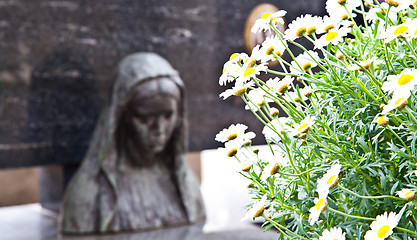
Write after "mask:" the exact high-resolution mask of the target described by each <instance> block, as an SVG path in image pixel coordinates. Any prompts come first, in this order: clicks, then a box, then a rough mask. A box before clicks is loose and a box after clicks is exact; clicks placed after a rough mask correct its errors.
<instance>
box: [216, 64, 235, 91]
mask: <svg viewBox="0 0 417 240" xmlns="http://www.w3.org/2000/svg"><path fill="white" fill-rule="evenodd" d="M239 69H240V66H239V65H238V64H234V63H231V62H226V63H225V64H224V66H223V72H222V75H221V76H220V78H219V84H220V85H221V86H223V85H226V83H228V82H233V81H234V80H235V79H236V78H237V77H238V72H239Z"/></svg>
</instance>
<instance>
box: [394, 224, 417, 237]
mask: <svg viewBox="0 0 417 240" xmlns="http://www.w3.org/2000/svg"><path fill="white" fill-rule="evenodd" d="M395 228H396V229H398V230H400V231H403V232H407V233H409V234H412V235H414V236H417V235H416V233H415V232H413V231H411V230H409V229H405V228H402V227H398V226H397V227H395Z"/></svg>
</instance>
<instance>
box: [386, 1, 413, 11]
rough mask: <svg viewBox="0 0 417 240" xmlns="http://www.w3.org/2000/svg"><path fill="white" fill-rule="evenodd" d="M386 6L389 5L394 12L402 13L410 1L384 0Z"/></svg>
mask: <svg viewBox="0 0 417 240" xmlns="http://www.w3.org/2000/svg"><path fill="white" fill-rule="evenodd" d="M385 2H386V3H388V5H391V7H392V8H393V10H394V11H398V12H399V11H402V10H405V9H407V8H408V7H409V6H410V5H411V1H410V0H385Z"/></svg>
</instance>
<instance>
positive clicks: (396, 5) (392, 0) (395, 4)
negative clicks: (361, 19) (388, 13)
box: [385, 0, 400, 7]
mask: <svg viewBox="0 0 417 240" xmlns="http://www.w3.org/2000/svg"><path fill="white" fill-rule="evenodd" d="M385 2H386V3H388V4H389V5H391V6H393V7H398V5H400V3H398V2H397V1H394V0H385Z"/></svg>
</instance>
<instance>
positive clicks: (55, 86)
mask: <svg viewBox="0 0 417 240" xmlns="http://www.w3.org/2000/svg"><path fill="white" fill-rule="evenodd" d="M261 2H265V1H261V0H255V1H253V0H240V1H222V0H213V1H205V0H192V1H188V0H175V1H168V0H159V1H156V0H141V1H132V0H120V1H114V0H102V1H93V0H87V1H84V0H66V1H56V0H55V1H51V0H31V1H23V0H5V1H1V3H0V51H1V53H2V54H1V55H0V116H1V118H0V159H1V160H0V167H1V168H5V167H17V166H27V165H39V164H50V163H60V164H74V163H78V162H79V161H81V159H82V156H84V153H85V150H86V149H87V145H88V139H89V137H90V134H91V132H92V130H93V126H94V125H95V121H96V119H97V116H98V113H99V112H100V110H101V108H102V106H104V104H105V103H106V102H108V100H109V96H108V92H109V90H110V87H111V85H112V82H113V80H114V78H113V71H114V69H115V66H116V64H117V62H119V61H120V60H121V59H122V58H123V57H124V56H126V55H128V54H130V53H132V52H137V51H153V52H156V53H158V54H160V55H162V56H163V57H165V58H166V59H167V60H168V61H169V62H171V63H172V65H173V67H174V68H175V69H177V70H178V71H179V72H180V74H181V77H182V78H183V79H184V81H185V85H186V86H187V89H188V91H187V93H188V105H189V117H190V149H191V150H199V149H206V148H215V147H217V146H219V145H218V144H217V143H216V142H215V141H214V140H213V139H214V136H215V134H216V133H217V132H218V131H219V130H221V129H222V128H223V127H227V126H228V125H230V124H231V123H234V122H242V123H246V124H248V125H250V126H251V129H252V130H255V131H256V132H257V133H258V135H260V129H261V125H260V124H259V123H258V122H257V120H256V119H255V118H254V117H253V116H252V115H251V114H250V113H249V112H246V111H245V110H243V104H242V103H241V101H240V99H237V98H235V99H228V100H227V101H225V102H223V101H222V100H220V99H219V98H218V94H219V93H220V92H222V91H224V88H221V87H220V86H218V83H217V82H218V77H219V75H220V73H221V70H222V65H223V63H224V62H225V61H226V60H227V59H228V57H229V56H230V54H231V53H233V52H241V51H244V46H243V45H244V44H243V36H242V31H243V27H244V23H245V20H246V17H247V15H248V14H249V12H250V10H251V9H252V8H253V7H255V6H256V5H257V4H259V3H261ZM266 2H270V3H272V4H275V5H276V6H277V7H279V8H280V9H286V10H287V11H288V15H287V17H286V19H287V22H289V21H291V20H292V19H294V18H295V17H296V16H298V15H300V14H302V13H312V14H323V13H324V0H309V1H306V0H283V1H278V2H276V1H266ZM261 141H262V137H261V136H258V137H257V140H255V142H258V143H259V142H261Z"/></svg>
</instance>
